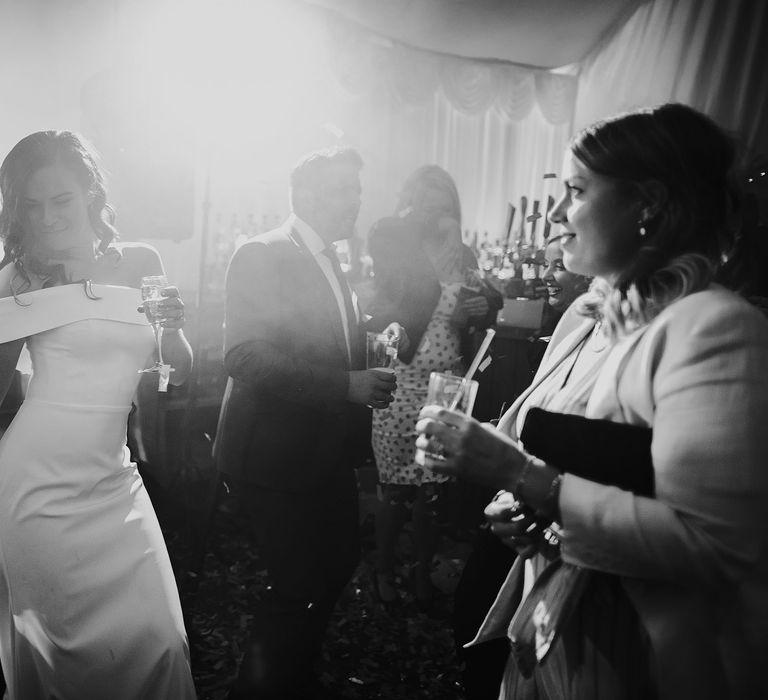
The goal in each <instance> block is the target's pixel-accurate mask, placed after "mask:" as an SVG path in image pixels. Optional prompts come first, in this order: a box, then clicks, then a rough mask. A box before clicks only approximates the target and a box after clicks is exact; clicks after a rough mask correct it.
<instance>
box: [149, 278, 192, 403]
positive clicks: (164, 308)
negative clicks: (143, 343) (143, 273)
mask: <svg viewBox="0 0 768 700" xmlns="http://www.w3.org/2000/svg"><path fill="white" fill-rule="evenodd" d="M141 298H142V306H141V307H139V308H140V310H141V311H143V312H144V313H145V314H146V316H147V320H148V321H149V322H150V324H151V325H152V328H153V329H154V331H155V339H156V342H157V352H158V360H157V362H155V364H154V365H153V366H152V367H148V368H147V369H143V370H139V371H140V372H158V373H159V374H160V384H159V391H167V390H168V380H169V376H170V372H172V371H173V368H172V367H171V366H170V365H169V364H166V363H165V362H164V361H163V341H162V338H163V332H164V331H166V330H169V331H178V330H181V328H182V327H183V326H184V302H183V301H182V300H181V297H180V296H179V290H178V289H177V288H176V287H174V286H172V285H169V284H168V280H167V279H166V277H165V275H150V276H147V277H142V279H141Z"/></svg>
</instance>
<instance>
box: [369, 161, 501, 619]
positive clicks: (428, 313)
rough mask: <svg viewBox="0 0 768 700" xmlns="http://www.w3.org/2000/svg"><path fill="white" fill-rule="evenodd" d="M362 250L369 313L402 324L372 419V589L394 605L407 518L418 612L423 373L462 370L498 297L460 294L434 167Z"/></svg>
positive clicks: (427, 543)
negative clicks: (368, 272) (370, 292)
mask: <svg viewBox="0 0 768 700" xmlns="http://www.w3.org/2000/svg"><path fill="white" fill-rule="evenodd" d="M368 243H369V250H370V253H371V256H372V258H373V263H374V273H375V277H374V289H375V292H374V297H373V300H372V302H371V308H370V309H369V312H370V313H372V314H373V316H374V317H375V318H376V320H377V322H380V323H382V324H383V325H386V324H387V323H389V322H390V321H398V322H399V323H401V324H402V325H403V326H404V327H405V329H406V332H407V333H408V338H409V341H410V344H409V346H408V347H407V348H406V349H405V350H402V351H401V352H400V353H399V356H398V360H397V362H396V364H395V372H396V374H397V385H398V389H397V394H396V396H395V400H394V402H393V403H392V404H390V406H389V407H388V408H386V409H382V410H377V411H374V412H373V432H372V442H373V452H374V455H375V458H376V466H377V469H378V473H379V483H380V485H381V488H380V506H379V511H378V513H377V517H376V545H377V564H376V570H377V575H376V589H377V594H378V596H379V599H380V600H381V601H382V602H384V603H392V602H394V601H395V600H396V599H397V590H396V588H395V583H394V567H395V551H394V550H395V543H396V541H397V538H398V535H399V533H400V530H401V528H402V526H403V525H404V524H405V522H406V520H408V519H409V518H410V520H411V522H412V526H413V538H414V548H415V566H414V570H413V582H414V587H415V590H414V593H415V595H416V600H417V603H418V604H419V606H420V607H422V608H427V607H428V606H429V603H430V600H431V597H432V582H431V579H430V568H431V562H432V557H433V555H434V551H435V546H436V536H437V532H436V514H437V505H438V501H439V498H440V494H441V490H442V488H441V484H443V483H444V482H445V481H446V480H447V479H446V478H445V477H442V476H440V475H438V474H435V473H434V472H432V471H430V470H429V469H424V468H423V467H421V466H419V465H417V464H416V463H415V462H414V453H415V436H414V428H415V425H416V418H417V415H418V412H419V410H420V408H421V407H422V406H423V405H424V402H425V399H426V395H427V385H428V383H429V375H430V372H435V371H436V372H448V371H452V372H455V373H457V374H459V373H462V372H463V369H464V359H465V358H466V359H467V360H468V359H470V356H471V352H472V350H471V336H472V333H473V331H475V330H480V329H483V328H485V327H486V326H488V325H489V324H490V323H492V322H493V321H494V320H495V318H496V311H497V310H498V308H500V306H501V303H502V302H501V295H500V294H499V293H498V292H496V291H495V290H494V289H493V288H491V287H489V286H487V285H483V284H482V283H480V284H479V289H477V290H476V291H475V293H474V294H473V295H471V296H467V295H466V291H465V292H464V293H462V294H461V296H460V290H461V289H462V287H465V286H466V285H468V284H471V285H472V286H476V285H478V282H477V281H476V280H479V276H478V275H477V261H476V260H475V257H474V255H473V253H472V251H471V250H470V249H469V248H467V247H466V246H465V245H463V244H462V242H461V206H460V203H459V196H458V192H457V190H456V185H455V183H454V182H453V179H452V178H451V176H450V175H449V174H448V173H447V172H446V171H445V170H443V169H442V168H440V167H438V166H436V165H426V166H423V167H421V168H419V169H418V170H416V171H415V172H414V173H413V174H412V175H411V176H410V177H409V178H408V180H407V181H406V183H405V186H404V188H403V192H402V194H401V196H400V201H399V203H398V207H397V214H396V215H395V216H394V217H388V218H386V219H382V220H381V221H379V222H377V223H376V224H375V225H374V227H373V229H372V231H371V234H370V236H369V242H368Z"/></svg>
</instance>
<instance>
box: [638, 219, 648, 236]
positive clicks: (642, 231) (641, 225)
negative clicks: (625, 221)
mask: <svg viewBox="0 0 768 700" xmlns="http://www.w3.org/2000/svg"><path fill="white" fill-rule="evenodd" d="M637 224H638V227H639V228H638V233H639V234H640V237H641V238H643V237H644V236H645V234H646V233H648V231H646V230H645V221H643V220H642V219H640V221H638V222H637Z"/></svg>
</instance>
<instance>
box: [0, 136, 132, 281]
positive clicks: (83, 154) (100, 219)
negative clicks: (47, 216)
mask: <svg viewBox="0 0 768 700" xmlns="http://www.w3.org/2000/svg"><path fill="white" fill-rule="evenodd" d="M55 164H60V165H63V166H64V167H66V168H68V169H69V170H70V171H72V173H74V175H75V177H76V178H77V181H78V182H79V183H80V185H81V186H82V187H83V189H84V191H85V192H86V193H87V196H88V199H89V205H88V218H89V219H90V222H91V225H92V227H93V230H94V232H95V234H96V238H97V240H98V242H97V243H96V241H95V243H96V253H97V254H99V255H103V254H105V253H111V254H115V255H118V256H119V253H118V252H117V249H116V248H114V247H113V246H112V245H111V244H112V242H113V241H115V240H116V239H117V237H118V236H117V230H116V229H115V227H114V219H115V215H114V210H113V209H112V207H111V206H110V205H109V204H108V203H107V192H106V187H105V185H104V176H103V174H102V172H101V169H100V168H99V165H98V163H97V161H96V155H95V150H94V149H93V148H92V147H91V146H90V145H89V144H88V143H87V142H86V141H85V139H83V138H82V137H81V136H79V135H78V134H75V133H73V132H71V131H38V132H36V133H34V134H30V135H29V136H26V137H25V138H23V139H22V140H21V141H19V142H18V143H17V144H16V145H15V146H14V147H13V149H11V152H10V153H9V154H8V155H7V156H6V158H5V160H4V161H3V164H2V166H0V195H2V209H0V239H2V241H3V246H4V252H5V254H4V256H3V259H2V261H1V262H0V269H2V268H3V267H5V266H6V265H10V264H13V265H14V266H15V268H16V275H15V276H14V282H12V283H11V286H12V291H13V292H14V295H15V294H17V293H19V292H23V291H25V290H26V289H28V288H29V287H30V284H31V282H30V277H29V273H30V272H32V273H34V274H36V275H38V276H40V277H42V278H44V279H46V280H47V281H48V283H49V284H61V283H64V282H66V281H67V280H65V279H64V274H63V269H62V266H61V265H49V264H47V261H43V260H38V259H36V258H35V257H34V256H33V255H32V254H31V253H30V247H31V246H30V241H28V240H27V234H26V226H25V222H24V208H23V205H22V199H23V196H24V188H25V187H26V184H27V181H28V180H29V178H30V176H31V175H32V174H33V173H35V172H37V171H38V170H39V169H40V168H44V167H47V166H51V165H55ZM15 280H21V284H20V285H19V286H18V287H15V286H14V285H15Z"/></svg>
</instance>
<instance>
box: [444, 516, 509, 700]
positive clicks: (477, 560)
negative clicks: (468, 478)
mask: <svg viewBox="0 0 768 700" xmlns="http://www.w3.org/2000/svg"><path fill="white" fill-rule="evenodd" d="M473 544H474V547H473V549H472V552H471V553H470V555H469V557H468V558H467V563H466V564H465V566H464V569H463V571H462V573H461V578H460V579H459V584H458V586H457V587H456V592H455V593H454V599H453V634H454V639H455V641H456V653H457V656H458V658H459V660H460V661H462V662H463V666H464V668H463V671H462V680H463V682H464V690H465V693H466V698H467V700H497V698H498V697H499V689H500V686H501V679H502V676H503V675H504V667H505V666H506V664H507V659H508V658H509V651H510V648H509V640H508V639H506V638H504V639H493V640H490V641H487V642H483V643H482V644H478V645H477V646H472V647H469V648H468V649H464V647H463V645H464V644H466V643H467V642H469V641H471V640H472V639H473V638H474V636H475V634H476V633H477V630H478V629H479V628H480V625H481V623H482V622H483V620H484V619H485V615H486V613H487V612H488V610H489V609H490V607H491V605H492V604H493V601H494V600H495V599H496V595H497V593H498V592H499V589H500V588H501V584H502V583H504V579H506V577H507V574H508V573H509V569H510V568H511V566H512V563H513V562H514V561H515V557H516V556H517V552H515V550H514V549H511V548H510V547H507V546H506V545H505V544H503V543H502V542H501V540H500V539H499V538H498V537H496V535H494V534H493V533H492V532H491V531H490V530H489V529H481V530H480V531H479V532H478V535H477V537H476V538H475V541H474V543H473Z"/></svg>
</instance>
